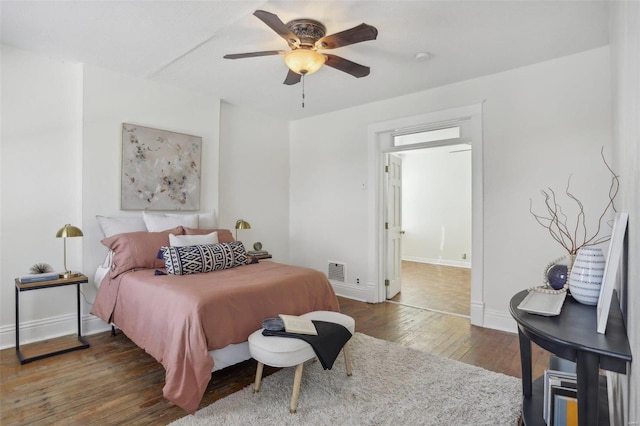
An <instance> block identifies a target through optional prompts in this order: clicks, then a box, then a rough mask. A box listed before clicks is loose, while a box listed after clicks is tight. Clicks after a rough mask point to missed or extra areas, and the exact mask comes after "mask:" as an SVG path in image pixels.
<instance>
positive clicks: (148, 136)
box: [120, 123, 202, 211]
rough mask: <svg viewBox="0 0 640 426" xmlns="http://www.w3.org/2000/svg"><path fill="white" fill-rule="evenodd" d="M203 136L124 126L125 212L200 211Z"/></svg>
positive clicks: (122, 185) (122, 190)
mask: <svg viewBox="0 0 640 426" xmlns="http://www.w3.org/2000/svg"><path fill="white" fill-rule="evenodd" d="M201 157H202V137H200V136H193V135H187V134H184V133H178V132H171V131H168V130H161V129H154V128H151V127H144V126H139V125H136V124H129V123H122V170H121V171H122V177H121V192H120V194H121V199H120V205H121V208H122V210H161V211H178V210H186V211H197V210H199V209H200V174H201Z"/></svg>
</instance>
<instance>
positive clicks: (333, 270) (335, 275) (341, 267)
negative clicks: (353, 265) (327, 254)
mask: <svg viewBox="0 0 640 426" xmlns="http://www.w3.org/2000/svg"><path fill="white" fill-rule="evenodd" d="M345 269H346V265H345V264H344V263H340V262H329V279H330V280H333V281H340V282H344V279H345V278H344V277H345Z"/></svg>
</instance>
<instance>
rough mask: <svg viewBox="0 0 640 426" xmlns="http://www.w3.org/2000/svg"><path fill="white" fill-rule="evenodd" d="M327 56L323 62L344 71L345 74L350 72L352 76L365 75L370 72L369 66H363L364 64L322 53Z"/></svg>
mask: <svg viewBox="0 0 640 426" xmlns="http://www.w3.org/2000/svg"><path fill="white" fill-rule="evenodd" d="M324 56H326V57H327V61H326V62H325V63H324V64H325V65H327V66H329V67H331V68H335V69H337V70H340V71H344V72H346V73H347V74H351V75H352V76H354V77H357V78H360V77H366V76H368V75H369V73H370V72H371V68H369V67H365V66H364V65H360V64H356V63H355V62H351V61H350V60H348V59H344V58H341V57H340V56H336V55H329V54H326V53H325V54H324Z"/></svg>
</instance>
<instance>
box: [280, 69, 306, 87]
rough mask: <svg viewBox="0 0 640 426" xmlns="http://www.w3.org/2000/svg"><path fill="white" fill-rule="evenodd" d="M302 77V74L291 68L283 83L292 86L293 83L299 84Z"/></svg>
mask: <svg viewBox="0 0 640 426" xmlns="http://www.w3.org/2000/svg"><path fill="white" fill-rule="evenodd" d="M301 78H302V76H301V75H300V74H298V73H295V72H293V71H291V70H289V72H288V73H287V77H286V78H285V79H284V82H283V84H287V85H289V86H291V85H292V84H298V83H300V79H301Z"/></svg>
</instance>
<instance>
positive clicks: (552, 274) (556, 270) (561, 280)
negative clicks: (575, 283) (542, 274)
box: [547, 265, 567, 290]
mask: <svg viewBox="0 0 640 426" xmlns="http://www.w3.org/2000/svg"><path fill="white" fill-rule="evenodd" d="M547 279H548V280H549V285H550V286H551V288H553V289H554V290H560V289H561V288H562V286H564V284H565V283H566V282H567V265H553V266H552V267H551V268H549V270H548V271H547Z"/></svg>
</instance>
